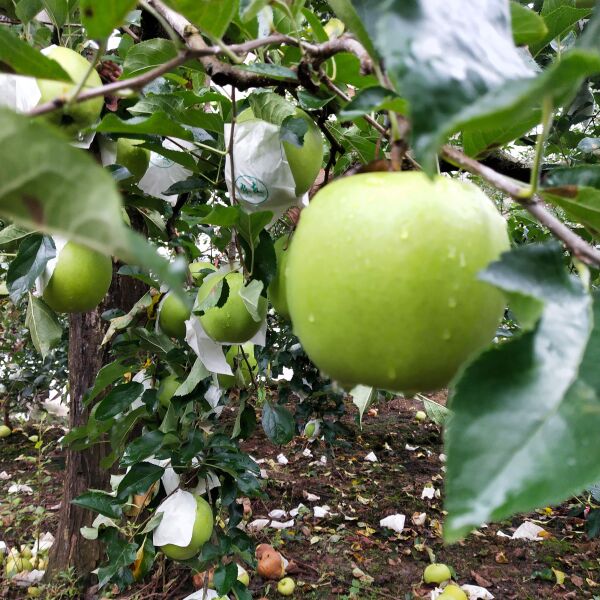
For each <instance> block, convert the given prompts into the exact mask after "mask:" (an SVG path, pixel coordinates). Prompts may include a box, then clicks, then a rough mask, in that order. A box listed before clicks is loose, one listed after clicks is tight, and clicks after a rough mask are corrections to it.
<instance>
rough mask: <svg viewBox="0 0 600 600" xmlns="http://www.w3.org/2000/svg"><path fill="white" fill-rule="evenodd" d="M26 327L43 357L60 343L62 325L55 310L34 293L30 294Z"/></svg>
mask: <svg viewBox="0 0 600 600" xmlns="http://www.w3.org/2000/svg"><path fill="white" fill-rule="evenodd" d="M25 327H27V329H29V334H30V335H31V341H32V342H33V345H34V346H35V349H36V350H37V351H38V352H39V353H40V354H41V355H42V359H45V358H46V356H48V354H49V352H50V350H52V348H54V347H56V346H57V345H58V343H59V342H60V340H61V337H62V327H61V325H60V323H59V322H58V318H57V317H56V314H55V313H54V311H53V310H52V309H51V308H50V307H49V306H48V305H47V304H46V303H45V302H44V301H43V300H42V299H41V298H36V297H35V296H34V295H33V294H29V304H28V305H27V313H26V314H25Z"/></svg>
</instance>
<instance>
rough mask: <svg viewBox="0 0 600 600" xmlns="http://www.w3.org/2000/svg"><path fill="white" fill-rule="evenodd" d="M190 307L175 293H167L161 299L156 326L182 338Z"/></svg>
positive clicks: (168, 333) (172, 335)
mask: <svg viewBox="0 0 600 600" xmlns="http://www.w3.org/2000/svg"><path fill="white" fill-rule="evenodd" d="M191 313H192V309H191V307H190V306H189V305H187V304H185V303H184V302H182V301H181V300H180V299H179V298H178V297H177V296H175V294H172V293H168V294H167V295H166V297H165V299H164V300H163V303H162V306H161V307H160V313H159V316H158V326H159V327H160V329H161V331H163V332H164V333H166V334H167V335H169V336H171V337H174V338H177V339H179V340H182V339H183V338H185V322H186V321H187V320H188V319H189V318H190V314H191Z"/></svg>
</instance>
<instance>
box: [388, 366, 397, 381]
mask: <svg viewBox="0 0 600 600" xmlns="http://www.w3.org/2000/svg"><path fill="white" fill-rule="evenodd" d="M388 377H389V378H390V379H396V369H394V367H390V368H389V369H388Z"/></svg>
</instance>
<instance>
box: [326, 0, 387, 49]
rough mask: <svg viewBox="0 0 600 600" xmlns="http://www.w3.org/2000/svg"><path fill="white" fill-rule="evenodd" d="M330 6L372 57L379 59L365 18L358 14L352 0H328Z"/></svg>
mask: <svg viewBox="0 0 600 600" xmlns="http://www.w3.org/2000/svg"><path fill="white" fill-rule="evenodd" d="M327 1H328V2H329V6H331V8H332V9H333V11H334V12H335V14H336V15H337V16H338V18H339V19H341V20H342V21H343V22H344V23H345V25H346V27H348V29H349V30H350V31H351V32H352V33H353V34H354V35H355V36H356V37H357V39H358V41H359V42H360V43H361V44H362V45H363V46H364V47H365V49H366V51H367V52H368V53H369V54H370V55H371V57H372V58H373V59H375V60H377V58H378V57H377V52H376V51H375V46H374V45H373V43H372V42H371V38H370V37H369V34H368V33H367V29H366V28H365V25H364V24H363V23H364V20H361V18H360V17H359V16H358V13H357V12H356V9H355V8H354V6H352V2H351V0H327Z"/></svg>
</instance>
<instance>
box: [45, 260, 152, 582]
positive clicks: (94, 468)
mask: <svg viewBox="0 0 600 600" xmlns="http://www.w3.org/2000/svg"><path fill="white" fill-rule="evenodd" d="M145 291H146V288H145V286H144V284H143V283H141V282H140V281H138V280H136V279H132V278H130V277H121V276H117V275H116V269H115V272H114V273H113V283H112V285H111V288H110V290H109V292H108V294H107V296H106V297H105V299H104V301H103V302H102V304H100V306H99V307H98V308H96V309H95V310H93V311H90V312H87V313H78V314H72V315H70V317H69V394H70V406H69V410H70V412H69V429H73V427H80V426H82V425H85V423H86V422H87V420H88V417H89V415H90V411H91V409H92V406H93V405H92V406H84V405H83V403H82V398H83V394H84V393H85V391H86V390H87V389H88V388H89V387H91V386H92V385H93V384H94V381H95V379H96V375H97V373H98V371H99V370H100V368H101V367H102V366H103V365H104V364H105V363H106V362H107V358H108V356H107V352H108V348H101V347H100V344H101V342H102V338H103V337H104V332H105V330H106V327H107V323H106V321H103V320H102V319H101V315H102V313H103V312H104V311H105V310H107V309H108V308H120V309H122V310H124V311H125V312H128V311H129V310H130V309H131V308H132V306H133V304H134V303H135V302H136V301H137V300H139V298H140V297H141V296H142V295H143V294H144V293H145ZM106 454H107V447H106V445H104V444H95V445H94V446H92V447H91V448H89V449H87V450H84V451H73V450H71V449H69V448H67V450H66V465H65V478H64V482H65V483H64V490H63V497H62V502H61V508H60V515H59V524H58V529H57V533H56V535H55V538H56V541H55V543H54V545H53V546H52V550H51V553H50V561H49V566H48V572H47V576H49V577H51V576H52V574H53V573H57V572H60V571H65V570H66V569H67V568H68V567H74V568H75V571H76V573H77V575H78V576H79V577H81V578H83V579H84V580H85V579H87V578H89V576H90V573H91V572H92V570H94V569H95V568H96V566H97V563H98V561H99V559H100V558H101V552H102V550H101V547H100V544H99V543H98V542H97V541H93V540H86V539H85V538H84V537H83V536H82V535H81V533H80V532H79V530H80V528H81V527H85V526H90V525H91V523H92V521H93V520H94V517H95V515H94V514H93V513H91V512H90V511H88V510H85V509H83V508H80V507H78V506H75V505H73V504H71V500H73V498H75V497H76V496H79V495H80V494H82V493H83V492H85V491H87V490H88V489H89V488H97V489H105V488H106V485H107V483H108V476H109V474H108V472H107V471H104V470H102V469H101V468H100V461H101V460H102V458H104V456H105V455H106Z"/></svg>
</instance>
